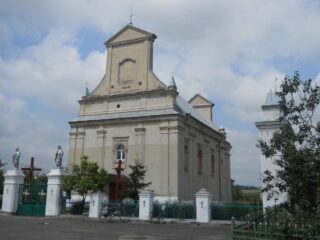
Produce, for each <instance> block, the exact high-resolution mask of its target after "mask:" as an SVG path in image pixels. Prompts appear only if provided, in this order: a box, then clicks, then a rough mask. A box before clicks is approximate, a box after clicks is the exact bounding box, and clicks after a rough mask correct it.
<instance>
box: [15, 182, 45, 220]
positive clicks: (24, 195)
mask: <svg viewBox="0 0 320 240" xmlns="http://www.w3.org/2000/svg"><path fill="white" fill-rule="evenodd" d="M46 191H47V185H46V184H44V183H41V182H38V181H33V182H32V184H31V185H30V184H22V185H21V186H20V188H19V199H18V209H17V215H20V216H44V215H45V209H46V195H47V193H46Z"/></svg>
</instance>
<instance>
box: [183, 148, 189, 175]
mask: <svg viewBox="0 0 320 240" xmlns="http://www.w3.org/2000/svg"><path fill="white" fill-rule="evenodd" d="M188 165H189V145H188V144H185V145H184V167H183V168H184V171H185V172H188Z"/></svg>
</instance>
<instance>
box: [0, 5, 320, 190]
mask: <svg viewBox="0 0 320 240" xmlns="http://www.w3.org/2000/svg"><path fill="white" fill-rule="evenodd" d="M0 6H1V7H0V159H2V160H4V161H6V162H8V166H7V168H11V167H12V163H11V158H12V154H13V153H14V150H15V148H16V147H17V146H19V147H20V150H21V154H22V157H21V165H27V164H28V162H29V159H30V157H31V156H34V157H35V158H36V164H37V165H38V166H39V167H42V168H43V169H45V170H48V169H50V168H52V167H53V166H54V161H53V159H54V154H55V151H56V147H57V145H58V144H61V145H62V148H63V149H64V151H65V153H66V154H65V155H66V156H67V155H68V154H67V153H68V131H69V126H68V121H70V120H72V119H73V118H75V117H76V115H77V113H78V111H79V105H78V102H77V100H79V99H80V98H81V96H82V95H84V92H85V86H86V82H87V85H88V87H89V89H91V90H92V89H93V88H95V87H96V85H97V84H98V83H99V82H100V80H101V78H102V76H103V75H104V71H105V64H106V62H105V61H106V49H105V47H104V45H103V43H104V41H105V40H107V39H108V38H110V37H111V36H112V35H113V34H115V33H116V32H118V31H119V30H120V29H121V28H122V27H124V26H125V25H126V24H128V23H129V17H128V16H129V14H130V8H131V7H132V9H133V12H134V14H135V16H134V18H133V24H134V25H135V26H137V27H140V28H143V29H145V30H147V31H149V32H153V33H155V34H156V35H157V36H158V39H157V40H156V42H155V46H154V48H155V53H154V72H155V73H156V75H157V76H158V77H159V78H160V79H161V80H162V81H163V82H165V83H166V82H168V81H169V78H170V75H171V72H174V75H175V78H176V80H177V85H178V91H179V92H180V94H181V95H182V96H183V97H184V98H186V99H189V98H190V97H192V96H193V95H194V94H195V93H196V92H199V93H201V94H203V95H204V96H206V97H208V98H209V99H210V100H211V101H213V102H214V103H215V104H216V105H215V107H214V115H213V118H214V121H215V123H216V125H217V126H218V127H224V128H226V130H227V134H228V139H229V141H230V142H231V144H232V146H233V148H232V156H231V164H232V178H234V179H235V180H236V182H237V183H238V184H246V185H257V186H258V185H260V175H259V170H260V160H259V151H258V150H257V149H256V147H255V145H256V141H257V138H258V131H257V130H256V128H255V126H254V122H255V121H258V120H261V119H262V117H263V116H262V114H261V110H260V107H261V104H263V102H264V101H265V97H266V94H267V92H268V91H270V89H274V88H275V83H276V81H275V79H276V78H278V79H279V80H278V85H279V83H280V80H281V79H282V78H283V77H284V76H285V75H286V74H288V75H292V74H293V72H294V71H296V70H299V71H300V73H301V75H302V77H303V78H313V79H315V78H319V69H320V31H319V29H320V1H316V0H305V1H299V0H296V1H292V0H269V1H259V0H256V1H255V0H252V1H249V0H247V1H244V0H243V1H242V0H234V1H226V0H224V1H214V0H192V1H191V0H175V1H172V0H161V1H159V0H149V1H145V0H136V1H133V0H131V1H129V0H128V1H122V0H117V1H114V0H111V1H107V0H92V1H89V0H68V1H65V0H55V1H44V0H28V1H12V0H0Z"/></svg>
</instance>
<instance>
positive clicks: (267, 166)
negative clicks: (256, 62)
mask: <svg viewBox="0 0 320 240" xmlns="http://www.w3.org/2000/svg"><path fill="white" fill-rule="evenodd" d="M280 100H281V99H280V98H279V97H278V96H277V95H276V94H275V92H272V91H270V92H269V93H268V95H267V99H266V102H265V104H264V105H262V107H261V109H262V111H263V112H264V120H263V121H260V122H256V123H255V125H256V127H257V128H258V129H259V131H260V139H262V140H264V141H265V142H267V143H268V142H270V140H271V138H272V137H273V134H274V133H275V132H276V131H278V130H280V128H281V126H283V125H284V124H285V123H284V122H283V121H281V120H280V117H281V116H282V112H281V102H280ZM260 160H261V173H264V172H265V171H266V170H268V171H270V172H271V173H272V174H276V171H277V170H278V169H279V166H278V165H276V164H275V163H274V159H273V158H266V157H265V156H264V155H263V154H261V156H260ZM286 200H287V194H286V193H282V194H280V195H279V196H276V197H274V198H272V199H268V198H267V193H265V192H264V193H263V194H262V201H263V208H264V209H265V208H266V207H272V206H274V205H276V204H280V203H283V202H285V201H286Z"/></svg>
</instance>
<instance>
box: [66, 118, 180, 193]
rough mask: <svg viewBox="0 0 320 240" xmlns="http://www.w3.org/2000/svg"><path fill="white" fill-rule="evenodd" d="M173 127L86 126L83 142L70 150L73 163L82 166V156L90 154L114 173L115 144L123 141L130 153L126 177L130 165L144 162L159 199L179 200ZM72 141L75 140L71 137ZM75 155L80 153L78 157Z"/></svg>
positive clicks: (155, 123) (139, 124)
mask: <svg viewBox="0 0 320 240" xmlns="http://www.w3.org/2000/svg"><path fill="white" fill-rule="evenodd" d="M170 124H171V125H170ZM172 124H173V123H172V121H171V122H170V121H165V122H164V123H163V124H162V125H161V124H160V121H151V122H148V121H147V122H142V121H141V122H140V121H133V122H122V123H118V124H115V123H109V124H103V125H93V126H90V125H89V126H86V127H85V128H83V132H84V133H85V134H84V137H83V140H82V139H76V141H75V142H76V149H75V151H73V149H72V148H70V163H75V164H79V163H80V158H81V156H83V155H87V156H88V157H89V160H90V161H93V162H97V163H98V164H99V166H102V167H104V168H105V169H106V170H107V171H108V173H112V174H114V173H115V172H114V170H113V168H114V167H115V166H116V164H115V163H114V159H115V151H114V145H115V142H117V141H123V142H125V143H126V144H125V145H126V146H127V150H128V151H127V153H126V163H125V164H124V167H125V170H124V172H123V174H125V175H128V174H129V173H130V172H131V171H130V168H129V165H130V164H134V161H135V160H139V161H142V162H144V164H145V166H146V167H147V173H146V178H145V181H146V182H152V184H151V185H150V186H149V187H148V188H149V189H154V190H155V193H156V195H158V196H171V197H178V176H177V173H176V171H177V164H178V162H177V155H178V153H177V151H178V150H177V144H178V141H177V138H178V131H177V127H176V126H173V125H172ZM160 126H163V127H160ZM74 129H76V128H74ZM72 131H76V130H73V129H72V130H71V132H72ZM70 141H74V139H73V138H72V137H71V135H70ZM82 142H83V143H82ZM70 146H72V145H70ZM73 152H76V155H75V156H74V155H73ZM72 159H75V161H72ZM150 166H152V167H150Z"/></svg>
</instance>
